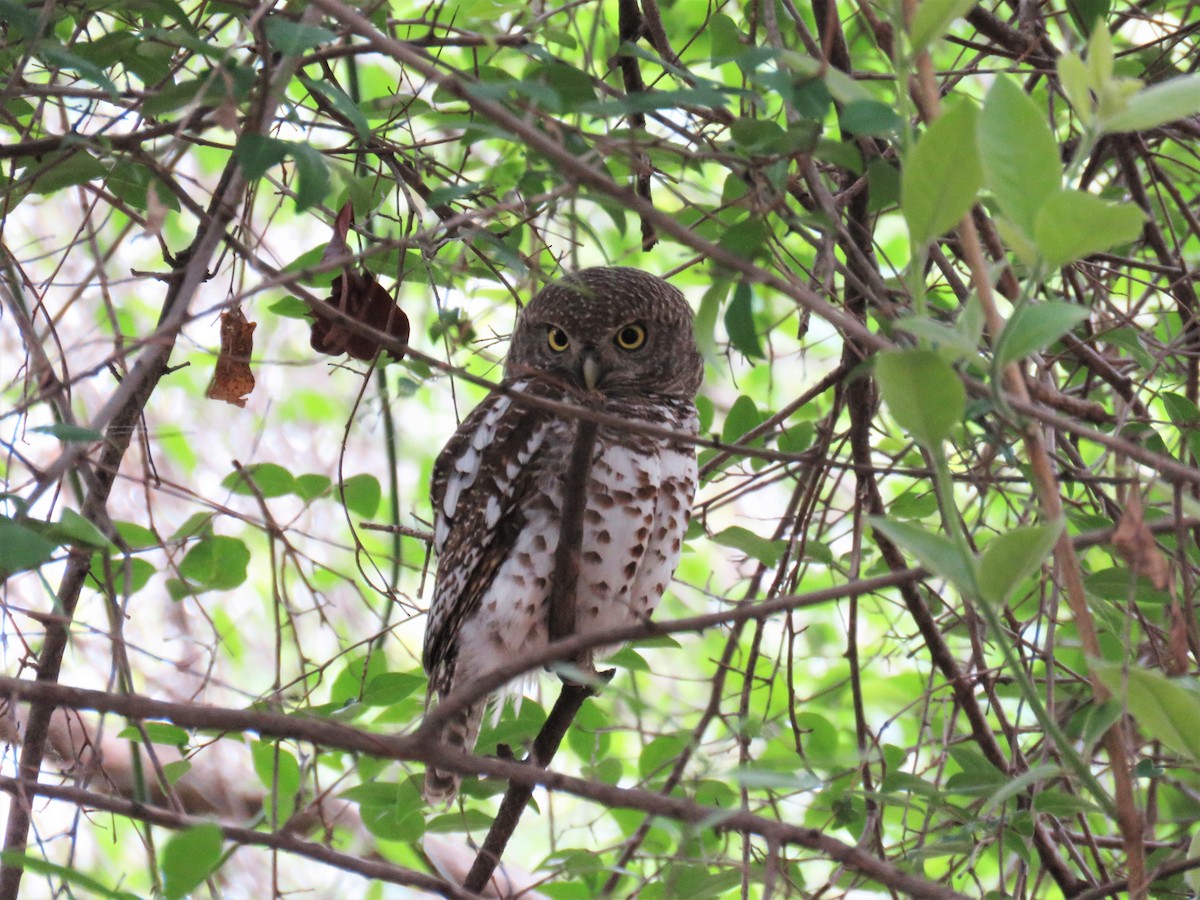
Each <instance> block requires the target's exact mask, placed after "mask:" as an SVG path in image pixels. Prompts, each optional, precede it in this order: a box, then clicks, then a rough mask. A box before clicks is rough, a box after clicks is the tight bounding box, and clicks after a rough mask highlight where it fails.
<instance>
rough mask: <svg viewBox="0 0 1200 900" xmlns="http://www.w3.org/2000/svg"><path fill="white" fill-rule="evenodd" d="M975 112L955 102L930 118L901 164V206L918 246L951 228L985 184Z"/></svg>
mask: <svg viewBox="0 0 1200 900" xmlns="http://www.w3.org/2000/svg"><path fill="white" fill-rule="evenodd" d="M978 121H979V113H978V111H977V110H976V109H975V107H974V105H973V104H971V103H959V104H958V105H957V106H955V107H953V108H952V109H950V110H949V111H948V112H947V113H946V114H945V115H943V116H942V117H941V118H939V119H938V120H937V121H935V122H933V123H932V124H931V125H930V126H929V127H928V128H927V129H926V130H925V133H924V134H923V135H921V139H920V140H919V141H917V145H916V146H915V147H914V148H913V150H912V152H911V153H910V154H909V155H908V158H907V159H906V160H905V162H904V172H903V174H902V175H901V179H900V197H901V200H900V205H901V208H902V209H903V210H904V218H905V220H906V221H907V222H908V232H909V235H910V237H911V239H912V242H913V243H914V244H916V245H922V244H926V243H928V242H929V241H932V240H933V239H934V238H936V237H938V236H939V235H941V234H943V233H944V232H946V231H949V230H950V229H951V228H953V227H954V226H955V225H956V224H958V221H959V220H960V219H962V217H963V216H964V215H966V213H967V211H968V210H970V208H971V205H972V204H973V203H974V202H975V197H976V195H977V194H978V193H979V189H980V188H981V187H982V186H983V167H982V165H981V163H980V161H979V148H978V145H977V144H976V142H975V132H976V127H977V125H978Z"/></svg>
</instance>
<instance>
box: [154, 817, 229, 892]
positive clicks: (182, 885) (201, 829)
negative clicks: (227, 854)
mask: <svg viewBox="0 0 1200 900" xmlns="http://www.w3.org/2000/svg"><path fill="white" fill-rule="evenodd" d="M221 840H222V838H221V829H220V827H219V826H217V825H211V824H210V825H197V826H195V827H194V828H188V829H187V830H185V831H180V832H179V833H178V834H175V835H174V836H172V837H171V839H170V840H168V841H167V845H166V846H165V847H164V848H163V850H162V855H161V856H160V857H159V863H160V865H161V866H162V872H163V895H164V896H165V897H167V898H168V900H177V898H182V897H184V896H186V895H187V894H190V893H191V892H192V891H194V890H195V889H196V888H198V887H199V886H200V885H202V884H203V883H204V880H205V879H206V878H208V876H209V875H211V874H212V873H213V872H214V871H216V868H217V864H218V863H219V862H220V861H221Z"/></svg>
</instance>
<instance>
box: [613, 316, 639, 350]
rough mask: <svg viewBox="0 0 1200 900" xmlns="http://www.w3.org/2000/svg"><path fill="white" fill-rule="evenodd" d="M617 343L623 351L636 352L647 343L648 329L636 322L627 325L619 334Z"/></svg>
mask: <svg viewBox="0 0 1200 900" xmlns="http://www.w3.org/2000/svg"><path fill="white" fill-rule="evenodd" d="M616 341H617V346H618V347H620V348H621V349H622V350H636V349H637V348H638V347H640V346H642V344H644V343H646V329H645V328H644V327H643V326H641V325H639V324H637V323H636V322H634V323H633V324H631V325H626V326H625V327H624V328H622V329H621V330H620V331H618V332H617V337H616Z"/></svg>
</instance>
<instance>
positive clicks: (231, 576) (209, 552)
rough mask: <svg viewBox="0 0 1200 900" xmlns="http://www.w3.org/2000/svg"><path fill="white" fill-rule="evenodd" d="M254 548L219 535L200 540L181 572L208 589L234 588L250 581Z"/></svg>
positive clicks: (185, 576) (180, 567) (185, 558)
mask: <svg viewBox="0 0 1200 900" xmlns="http://www.w3.org/2000/svg"><path fill="white" fill-rule="evenodd" d="M249 564H250V549H249V548H248V547H247V546H246V545H245V544H244V543H242V541H240V540H238V539H237V538H233V537H224V536H221V535H217V536H215V537H210V538H204V539H203V540H201V541H199V542H197V543H196V544H195V545H194V546H193V547H192V548H191V549H190V550H188V552H187V555H186V556H184V557H183V562H181V563H180V564H179V574H181V575H182V576H183V577H184V578H186V579H188V580H189V581H191V582H194V583H195V584H197V585H199V586H200V587H201V588H202V589H204V590H218V591H228V590H231V589H233V588H235V587H237V586H238V585H240V584H241V583H242V582H244V581H245V580H246V567H247V566H248V565H249Z"/></svg>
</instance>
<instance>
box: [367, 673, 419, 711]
mask: <svg viewBox="0 0 1200 900" xmlns="http://www.w3.org/2000/svg"><path fill="white" fill-rule="evenodd" d="M426 683H427V679H426V678H425V675H424V674H423V673H419V672H384V673H383V674H381V675H376V676H375V677H374V678H372V679H371V680H370V681H369V682H368V683H367V687H366V689H365V690H364V691H363V696H362V702H363V703H364V704H366V705H367V706H391V705H393V704H395V703H399V702H400V701H401V700H403V699H404V698H405V697H407V696H409V695H410V694H412V693H413V692H414V691H417V690H419V689H421V688H424V687H425V685H426Z"/></svg>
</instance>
